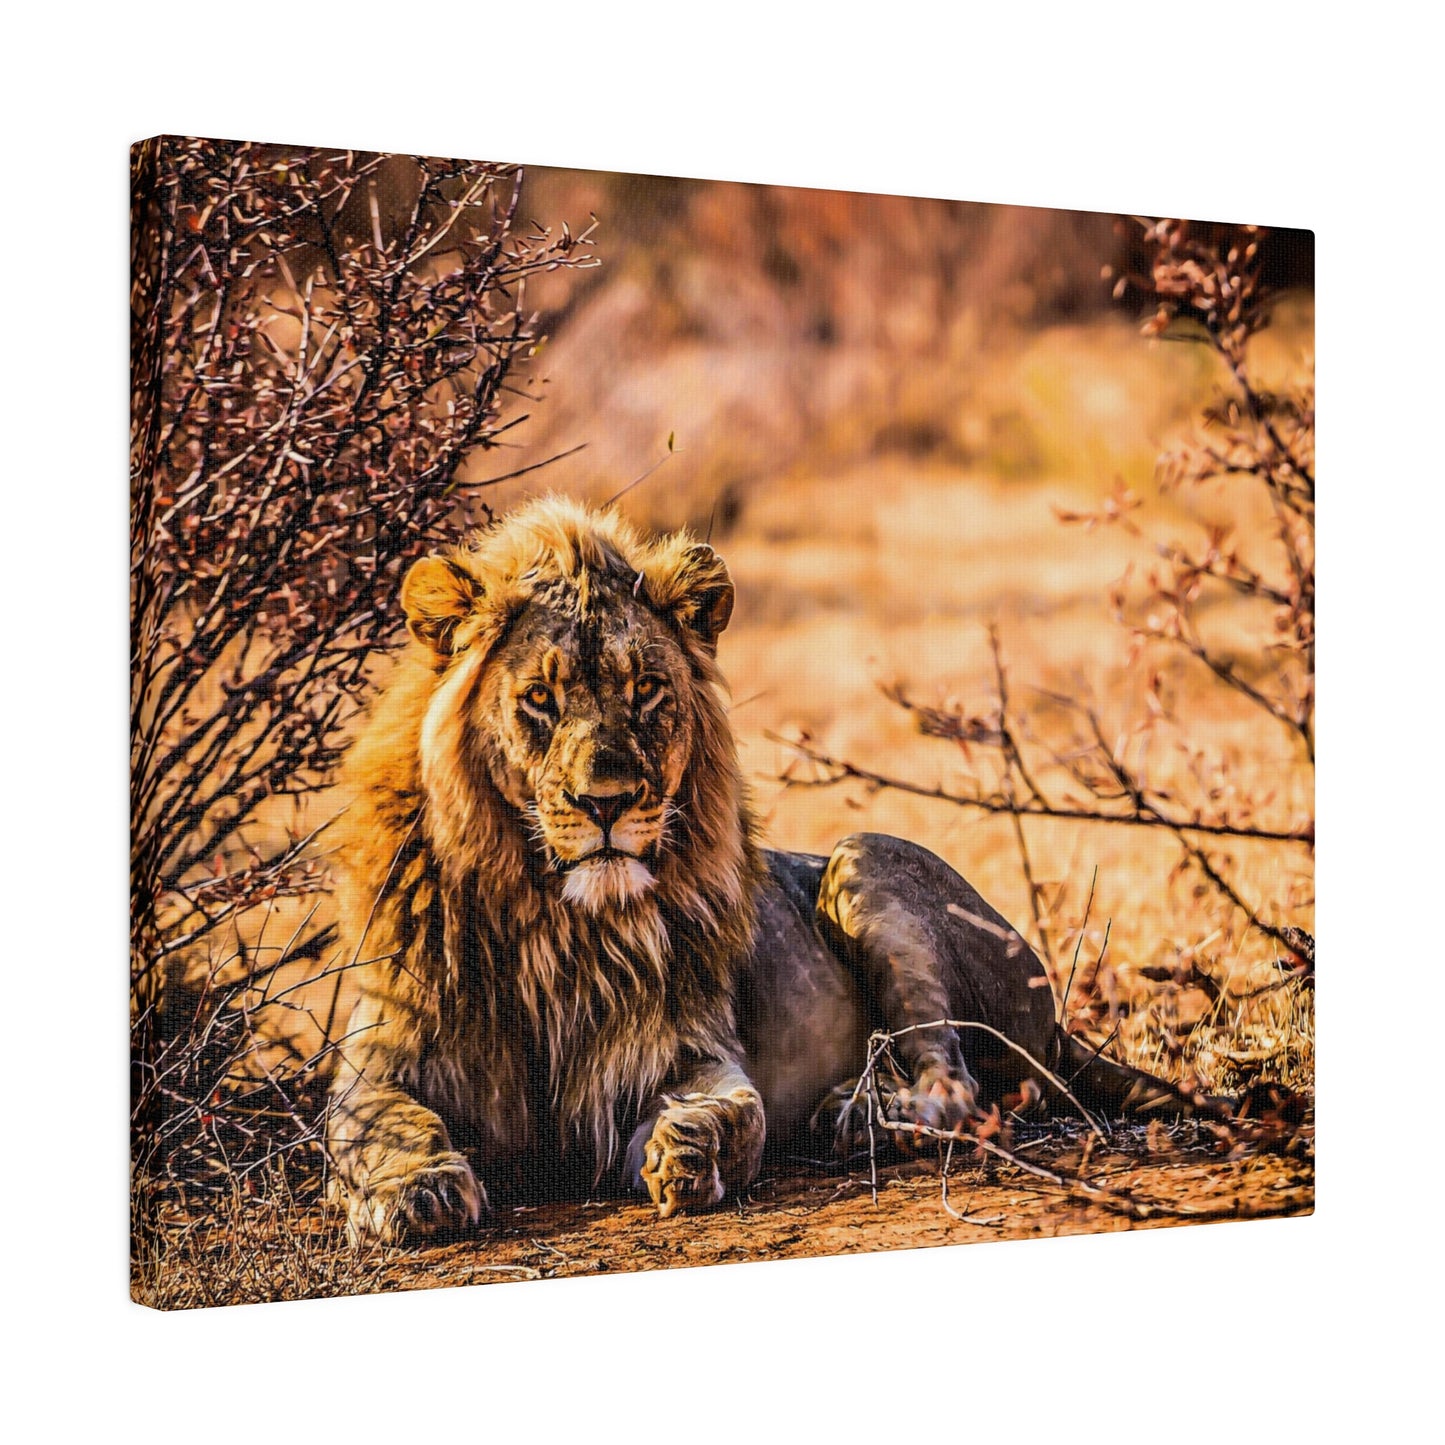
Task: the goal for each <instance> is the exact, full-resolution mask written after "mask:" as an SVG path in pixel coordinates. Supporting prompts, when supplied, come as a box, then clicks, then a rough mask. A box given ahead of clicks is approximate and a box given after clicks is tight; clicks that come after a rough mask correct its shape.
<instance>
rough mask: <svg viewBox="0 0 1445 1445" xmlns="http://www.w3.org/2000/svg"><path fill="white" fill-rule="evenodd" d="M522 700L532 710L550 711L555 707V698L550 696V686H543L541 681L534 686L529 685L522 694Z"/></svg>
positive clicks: (554, 709) (553, 710)
mask: <svg viewBox="0 0 1445 1445" xmlns="http://www.w3.org/2000/svg"><path fill="white" fill-rule="evenodd" d="M522 701H523V702H524V703H526V705H527V706H528V707H529V708H531V709H532V711H533V712H545V713H551V712H555V711H556V709H557V700H556V698H554V697H553V696H552V689H551V688H550V687H543V686H542V685H541V683H538V684H537V685H536V686H535V687H529V688H528V689H527V690H526V692H524V693H523V694H522Z"/></svg>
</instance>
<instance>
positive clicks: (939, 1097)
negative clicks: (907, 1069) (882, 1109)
mask: <svg viewBox="0 0 1445 1445" xmlns="http://www.w3.org/2000/svg"><path fill="white" fill-rule="evenodd" d="M886 1112H887V1114H888V1117H889V1119H890V1120H893V1121H895V1122H897V1123H900V1124H921V1125H922V1126H923V1127H924V1128H926V1129H937V1130H938V1131H939V1132H940V1133H943V1134H957V1135H962V1134H963V1133H964V1131H965V1130H966V1129H967V1127H968V1125H969V1124H970V1123H971V1122H973V1121H974V1120H976V1119H978V1118H980V1117H981V1113H980V1110H979V1107H978V1093H977V1087H976V1086H975V1084H974V1082H973V1080H972V1079H970V1078H968V1077H967V1076H965V1077H963V1078H959V1077H958V1076H957V1075H956V1074H951V1073H945V1072H943V1071H941V1070H937V1071H935V1070H932V1069H925V1070H924V1072H923V1073H922V1074H921V1075H920V1076H919V1078H918V1080H917V1082H916V1083H915V1084H914V1085H913V1087H912V1088H902V1089H899V1090H898V1092H897V1093H896V1094H894V1095H893V1097H892V1098H891V1099H889V1100H888V1105H887V1111H886ZM898 1137H899V1138H900V1139H901V1140H902V1141H904V1142H907V1141H908V1140H909V1139H910V1135H909V1134H908V1133H907V1132H905V1131H902V1130H900V1131H899V1134H898ZM911 1137H912V1138H915V1139H916V1138H921V1137H928V1136H926V1135H925V1136H919V1135H913V1136H911Z"/></svg>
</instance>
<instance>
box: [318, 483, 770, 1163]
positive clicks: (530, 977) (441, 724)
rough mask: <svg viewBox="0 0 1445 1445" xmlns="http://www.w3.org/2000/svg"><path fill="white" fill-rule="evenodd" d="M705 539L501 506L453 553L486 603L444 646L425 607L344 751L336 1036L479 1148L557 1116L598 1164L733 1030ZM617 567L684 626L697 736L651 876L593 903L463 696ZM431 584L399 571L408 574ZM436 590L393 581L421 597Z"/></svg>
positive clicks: (744, 880) (563, 1141)
mask: <svg viewBox="0 0 1445 1445" xmlns="http://www.w3.org/2000/svg"><path fill="white" fill-rule="evenodd" d="M709 557H711V553H710V551H709V549H707V548H705V547H699V546H698V545H697V544H696V543H694V542H692V541H691V540H690V539H688V538H687V537H685V536H681V535H678V536H671V537H664V538H661V539H658V540H655V541H652V540H644V539H642V538H640V537H639V536H638V535H637V534H636V533H635V532H634V531H633V530H632V528H631V527H630V526H628V525H627V523H625V522H624V521H623V520H622V519H621V518H619V517H617V516H616V515H614V514H612V513H610V512H607V511H603V512H594V511H589V510H586V509H584V508H582V507H580V506H578V505H576V504H574V503H571V502H568V501H565V500H560V499H555V498H549V499H544V500H541V501H538V502H535V503H532V504H531V505H529V506H527V507H525V508H524V509H522V510H520V511H518V512H514V513H512V514H510V515H508V516H507V517H505V518H504V519H503V520H502V521H500V522H499V523H497V524H495V525H494V526H493V527H491V528H490V529H487V530H485V531H483V532H481V533H478V534H477V535H476V536H474V537H473V538H471V539H470V540H469V541H468V543H467V544H466V545H464V546H463V547H461V548H458V549H456V550H455V551H454V552H452V553H451V554H449V564H450V566H451V567H452V568H453V569H454V570H455V572H456V573H457V574H458V575H459V576H461V577H462V578H463V580H464V582H465V581H469V582H470V584H471V585H472V590H473V591H474V594H475V600H474V602H473V603H472V604H471V606H470V608H469V610H468V612H467V615H466V616H465V617H463V618H462V619H461V620H460V621H458V622H457V623H456V625H455V629H454V635H452V636H449V637H447V638H446V639H445V643H446V648H447V650H446V651H445V652H442V653H439V652H438V650H437V648H436V646H435V643H436V638H435V637H428V636H427V635H425V633H426V628H425V626H424V625H423V626H418V625H417V624H416V623H415V622H413V626H412V631H413V633H414V639H413V641H412V642H411V643H410V644H409V645H408V647H407V648H406V650H405V651H404V652H403V654H402V655H401V656H400V658H399V659H398V661H397V664H396V668H395V672H394V674H393V675H392V677H391V678H390V680H389V681H388V682H387V683H386V685H385V687H384V689H383V691H382V693H381V696H380V697H379V699H378V701H377V703H376V705H375V706H374V707H373V709H372V711H371V714H370V716H369V718H368V720H367V722H366V724H365V725H364V728H363V729H362V731H361V732H360V734H359V736H358V738H357V740H356V742H355V743H354V745H353V747H352V749H351V751H350V754H349V757H348V761H347V764H346V767H345V770H344V781H345V783H346V785H347V786H348V789H349V791H350V792H351V794H352V801H351V802H350V805H349V808H348V810H347V812H346V813H345V815H344V816H343V818H342V820H341V822H340V824H339V825H338V831H339V832H340V834H341V836H340V837H339V838H337V839H335V841H336V843H337V844H338V845H339V846H338V847H337V856H338V857H339V858H340V859H341V860H342V875H341V878H340V881H339V887H338V894H339V898H338V903H339V913H340V918H341V929H342V935H343V938H344V941H345V958H346V959H347V960H355V961H356V966H357V967H358V968H360V969H361V970H362V982H361V991H362V997H363V1000H364V1007H363V1008H362V1009H361V1010H360V1011H359V1012H358V1015H357V1020H354V1021H353V1025H352V1031H351V1032H352V1034H353V1036H354V1037H353V1038H350V1039H348V1040H347V1041H346V1042H345V1044H344V1045H343V1047H346V1048H348V1049H353V1050H355V1051H356V1055H357V1057H358V1058H359V1059H360V1060H362V1067H368V1066H376V1065H378V1064H379V1065H380V1067H381V1068H382V1069H383V1070H385V1069H386V1068H387V1067H388V1065H392V1066H394V1070H395V1072H394V1076H395V1077H396V1078H398V1080H399V1081H400V1082H401V1083H402V1084H403V1085H404V1086H406V1087H408V1088H409V1089H412V1090H414V1091H416V1092H417V1093H418V1095H419V1096H420V1097H424V1098H427V1099H429V1100H431V1101H433V1102H434V1103H439V1104H440V1106H441V1107H442V1108H443V1109H444V1111H445V1112H449V1113H450V1114H451V1115H452V1117H453V1119H454V1120H455V1121H460V1124H459V1127H460V1130H461V1135H462V1137H463V1138H465V1136H466V1134H467V1132H468V1130H469V1129H470V1130H471V1131H473V1132H474V1139H473V1140H472V1141H471V1142H475V1143H476V1144H478V1145H480V1146H482V1147H483V1148H484V1149H485V1150H487V1151H488V1152H490V1150H491V1149H493V1148H494V1149H496V1150H497V1151H498V1152H499V1153H501V1154H506V1155H511V1156H515V1155H516V1154H517V1153H519V1152H521V1151H522V1150H524V1149H526V1148H527V1147H528V1145H529V1143H530V1142H531V1141H532V1140H534V1139H535V1138H536V1136H537V1133H538V1132H539V1130H541V1129H544V1128H546V1129H552V1130H555V1133H556V1136H557V1142H558V1144H559V1146H560V1147H561V1148H563V1149H564V1150H565V1149H566V1148H568V1147H570V1146H571V1145H574V1144H581V1145H583V1146H584V1147H586V1148H589V1149H590V1150H591V1152H592V1154H593V1157H594V1159H595V1163H596V1173H597V1174H598V1175H600V1174H601V1172H602V1171H603V1170H604V1169H605V1168H606V1167H607V1165H608V1164H609V1163H610V1162H611V1161H613V1160H614V1159H615V1157H616V1155H617V1152H618V1145H619V1126H620V1125H624V1124H625V1119H626V1118H635V1117H636V1115H637V1112H638V1110H639V1109H640V1108H641V1107H643V1105H645V1104H646V1102H647V1101H648V1099H649V1098H650V1097H652V1096H653V1095H655V1094H656V1092H657V1091H658V1090H659V1088H661V1087H662V1086H663V1084H664V1082H665V1080H666V1078H667V1076H668V1074H669V1072H670V1071H671V1070H672V1068H673V1067H674V1064H675V1062H676V1061H677V1059H678V1058H679V1057H681V1056H683V1055H686V1054H694V1055H700V1056H703V1057H706V1056H708V1054H709V1052H710V1051H713V1050H714V1049H715V1048H716V1046H717V1045H718V1044H720V1043H721V1044H724V1045H725V1044H726V1042H727V1041H728V1040H730V1039H731V1038H732V1037H733V1036H734V1020H733V1018H732V1004H731V998H732V995H733V985H734V979H735V975H736V970H737V968H738V967H739V965H740V963H741V961H742V960H743V959H744V958H745V957H746V955H747V951H748V949H749V946H750V941H751V934H752V928H753V919H754V897H755V894H756V890H757V888H758V885H759V882H760V879H761V868H762V864H761V861H760V854H759V851H758V848H757V845H756V840H755V837H754V825H753V822H752V819H751V815H750V813H749V810H748V806H747V802H746V798H745V793H744V788H743V784H742V781H741V777H740V772H739V767H738V761H737V754H736V748H735V745H734V741H733V737H732V734H731V730H730V727H729V723H728V719H727V714H726V711H725V709H724V706H723V703H722V700H721V697H720V688H721V677H720V674H719V672H718V670H717V666H716V663H715V659H714V655H713V648H712V646H710V645H709V641H708V638H707V637H706V634H705V632H704V633H703V634H701V635H700V634H699V633H698V632H697V631H696V630H695V629H693V628H691V627H689V626H688V623H689V621H690V617H689V609H690V608H692V607H694V606H695V605H697V603H696V601H695V599H696V597H697V595H698V590H699V587H698V584H699V580H700V570H705V569H706V567H707V566H708V565H709V564H708V560H707V559H708V558H709ZM716 565H718V566H719V567H720V565H721V564H716ZM414 575H415V574H414ZM724 575H725V574H724ZM604 579H610V581H609V582H608V585H600V584H602V583H603V580H604ZM618 580H621V581H625V582H626V584H627V586H628V588H629V589H630V591H631V594H632V595H633V596H636V597H639V598H641V599H643V600H645V601H646V602H647V603H648V605H650V606H651V607H652V608H654V609H655V610H656V611H657V612H658V613H659V614H660V615H662V616H664V617H668V618H670V619H671V620H672V621H673V622H674V624H675V626H674V627H673V631H674V632H675V634H676V639H677V645H678V646H679V647H680V648H682V649H683V650H684V652H685V653H686V656H687V661H688V668H687V676H688V678H689V679H690V695H689V696H687V697H686V698H685V699H684V700H683V705H685V706H686V707H687V708H688V709H689V710H690V716H691V719H692V723H693V726H692V728H691V730H690V731H691V738H692V742H691V754H690V756H689V757H688V758H687V759H686V762H685V767H684V770H683V783H682V787H681V789H680V791H679V793H678V795H677V797H676V800H675V807H674V809H673V817H672V818H671V822H670V826H669V830H668V835H667V841H666V845H665V847H664V849H663V851H662V853H661V855H660V856H659V858H658V859H657V860H656V866H655V869H654V873H655V883H654V885H653V886H652V887H651V888H650V889H649V890H648V891H647V892H646V893H645V894H643V895H642V896H640V897H638V898H636V899H633V900H631V901H630V902H629V903H628V906H626V907H625V908H624V907H621V906H619V907H617V908H613V909H603V910H601V911H598V912H592V913H589V912H586V911H583V910H579V909H578V908H576V907H575V906H571V905H569V904H568V903H566V902H564V901H563V899H562V897H561V890H560V886H559V883H558V880H557V879H556V878H555V877H550V876H549V875H548V873H547V870H546V868H545V867H544V866H543V865H542V864H541V863H540V861H539V858H538V855H537V849H536V846H535V843H534V842H533V840H532V839H531V838H530V837H529V832H528V819H527V817H526V816H525V814H524V813H523V812H520V811H519V810H518V809H517V807H516V806H514V805H513V803H511V802H509V801H508V800H506V799H505V798H503V797H502V796H501V795H500V793H499V792H498V791H497V788H496V787H495V786H494V785H493V783H492V782H491V780H490V779H489V776H488V771H487V768H486V766H485V765H484V763H483V762H482V760H481V758H480V756H479V753H478V749H479V747H480V746H482V745H483V743H484V741H485V740H484V739H479V738H478V736H477V724H476V716H475V711H474V709H475V706H476V701H477V698H478V697H479V696H480V695H481V693H480V691H479V689H480V685H481V682H482V679H483V677H484V674H485V671H486V669H487V668H489V667H495V666H499V665H504V664H503V663H502V662H501V661H500V660H499V654H498V647H499V644H500V643H501V642H502V640H503V638H504V637H505V635H506V633H507V631H508V628H509V627H510V626H511V625H512V623H513V622H514V620H515V619H516V618H517V617H518V616H519V614H520V613H521V612H522V611H523V609H525V608H526V606H527V604H528V601H529V599H531V598H532V597H533V595H534V594H535V593H537V591H538V590H539V589H540V588H543V587H548V586H551V587H553V588H555V586H556V584H557V583H558V582H562V583H564V584H565V585H566V586H567V587H568V588H571V589H575V593H576V599H577V605H578V606H579V607H580V608H581V609H583V610H584V611H585V610H587V609H588V608H589V606H591V607H592V609H593V611H594V612H595V613H596V620H597V622H598V623H599V624H600V625H601V626H602V627H604V628H606V627H607V625H608V622H609V615H608V602H607V599H608V598H609V597H613V596H616V595H617V588H616V585H615V583H616V582H617V581H618ZM702 580H704V581H705V580H706V579H705V578H703V579H702ZM425 582H426V579H425V578H424V577H418V578H417V580H415V581H413V579H410V578H409V579H408V585H409V587H411V588H412V589H413V591H414V592H415V591H416V590H417V589H420V588H423V587H424V586H425ZM729 595H730V594H729ZM427 600H428V599H427V598H426V597H425V596H415V595H414V596H412V597H411V598H409V599H407V598H405V597H404V601H406V602H407V603H408V613H409V615H412V614H415V613H420V612H424V611H425V604H426V602H427ZM484 730H485V729H484V728H483V731H484ZM358 1021H359V1023H358ZM369 1028H370V1029H374V1030H375V1037H374V1039H372V1040H368V1039H367V1037H366V1034H367V1032H368V1029H369ZM388 1055H390V1057H388ZM544 1119H545V1120H546V1122H545V1124H544Z"/></svg>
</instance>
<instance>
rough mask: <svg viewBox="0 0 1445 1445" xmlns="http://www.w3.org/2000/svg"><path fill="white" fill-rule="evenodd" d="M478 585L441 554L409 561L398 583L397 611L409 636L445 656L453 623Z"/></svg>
mask: <svg viewBox="0 0 1445 1445" xmlns="http://www.w3.org/2000/svg"><path fill="white" fill-rule="evenodd" d="M480 593H481V587H480V586H479V585H478V583H477V581H476V579H475V578H474V577H473V576H472V575H471V573H470V572H468V571H467V570H466V569H465V568H463V567H459V566H458V565H457V564H456V563H455V562H452V561H449V560H448V559H447V558H445V557H423V558H422V559H421V561H419V562H416V563H413V565H412V569H411V571H410V572H408V573H407V574H406V580H405V581H404V582H403V583H402V584H401V610H402V611H403V612H405V613H406V625H407V627H408V628H409V629H410V630H411V635H412V636H413V637H415V638H416V639H417V640H418V641H421V642H424V643H426V645H427V646H428V647H430V648H431V649H432V651H433V652H435V653H436V654H437V655H438V656H439V657H448V656H450V655H451V650H452V637H453V635H454V634H455V632H456V630H457V624H458V623H459V622H460V621H461V620H462V619H463V618H464V617H466V616H467V614H468V613H470V612H471V610H472V608H473V606H474V605H475V604H476V600H477V597H478V596H479V595H480Z"/></svg>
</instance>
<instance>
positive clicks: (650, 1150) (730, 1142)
mask: <svg viewBox="0 0 1445 1445" xmlns="http://www.w3.org/2000/svg"><path fill="white" fill-rule="evenodd" d="M764 1136H765V1125H764V1121H763V1106H762V1100H761V1099H759V1097H758V1096H757V1094H756V1093H754V1092H753V1091H752V1090H751V1089H734V1090H733V1091H732V1092H731V1093H730V1094H727V1095H710V1094H687V1095H684V1096H683V1097H682V1098H679V1099H669V1100H668V1104H667V1107H666V1108H665V1109H663V1111H662V1113H661V1114H659V1115H658V1116H657V1121H656V1123H654V1124H653V1126H652V1133H651V1135H650V1136H649V1137H648V1140H647V1143H646V1145H645V1147H644V1149H643V1154H642V1169H641V1179H642V1183H643V1184H644V1185H645V1186H646V1188H647V1192H648V1194H650V1195H651V1196H652V1202H653V1203H654V1204H655V1205H656V1206H657V1214H658V1217H659V1218H660V1219H667V1218H669V1217H670V1216H672V1215H673V1214H676V1213H677V1212H678V1211H679V1210H696V1209H708V1208H710V1207H711V1206H712V1205H714V1204H718V1203H720V1202H721V1201H722V1199H723V1197H724V1196H725V1195H726V1194H727V1193H728V1191H729V1190H738V1189H741V1188H743V1187H745V1186H746V1185H747V1184H749V1183H751V1182H752V1180H753V1179H754V1178H755V1177H756V1175H757V1172H758V1165H759V1163H760V1162H761V1161H762V1155H763V1140H764Z"/></svg>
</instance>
